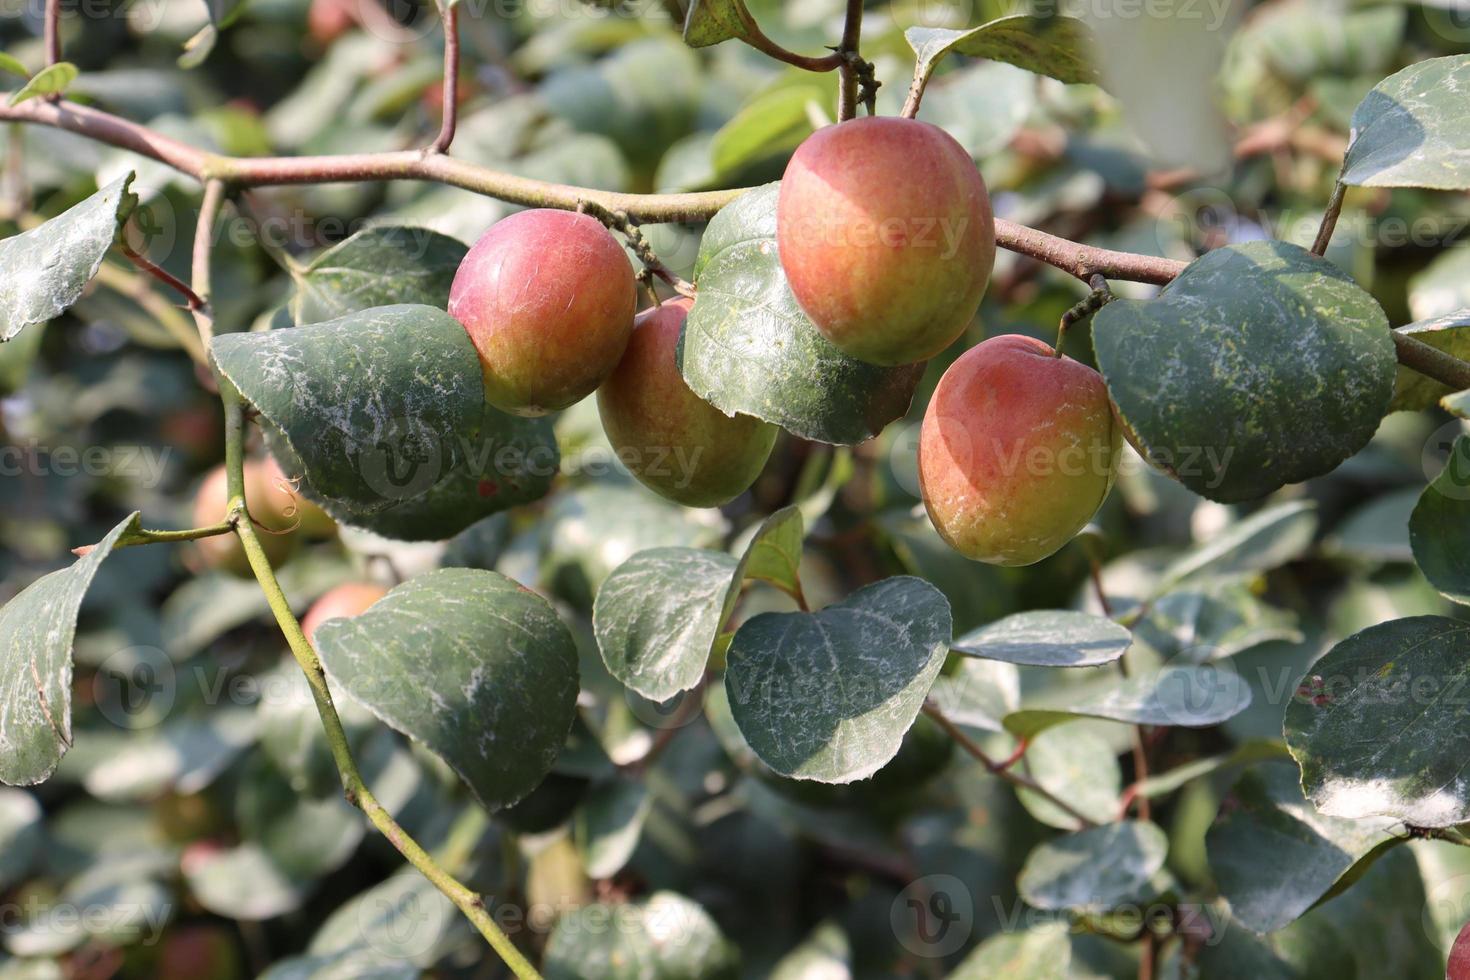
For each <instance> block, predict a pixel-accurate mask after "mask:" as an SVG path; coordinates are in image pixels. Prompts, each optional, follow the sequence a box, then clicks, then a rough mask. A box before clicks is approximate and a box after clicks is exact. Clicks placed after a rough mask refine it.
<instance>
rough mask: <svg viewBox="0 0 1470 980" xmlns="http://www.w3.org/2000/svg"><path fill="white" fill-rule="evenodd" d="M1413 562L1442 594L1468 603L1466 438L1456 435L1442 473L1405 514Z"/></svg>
mask: <svg viewBox="0 0 1470 980" xmlns="http://www.w3.org/2000/svg"><path fill="white" fill-rule="evenodd" d="M1409 543H1410V545H1411V547H1412V548H1413V549H1414V561H1415V562H1416V563H1417V564H1418V566H1419V570H1420V571H1422V572H1423V573H1424V577H1425V578H1427V579H1428V580H1429V584H1430V585H1432V586H1434V587H1435V588H1436V589H1438V590H1439V593H1440V595H1442V596H1444V597H1445V598H1447V599H1453V600H1454V601H1455V602H1459V603H1463V604H1466V605H1470V436H1463V435H1462V436H1458V437H1456V439H1455V445H1454V447H1453V448H1451V450H1450V458H1449V459H1447V460H1445V464H1444V469H1443V470H1441V471H1440V473H1439V476H1437V477H1435V478H1434V482H1433V483H1431V484H1429V486H1427V487H1425V488H1424V493H1423V494H1421V495H1420V497H1419V502H1418V503H1417V504H1415V505H1414V512H1413V513H1412V514H1410V515H1409Z"/></svg>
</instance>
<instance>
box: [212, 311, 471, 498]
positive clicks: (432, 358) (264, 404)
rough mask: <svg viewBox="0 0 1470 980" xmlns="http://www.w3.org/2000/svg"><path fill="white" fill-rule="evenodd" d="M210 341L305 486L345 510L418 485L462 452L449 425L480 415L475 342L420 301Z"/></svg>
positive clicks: (457, 427)
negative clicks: (283, 446)
mask: <svg viewBox="0 0 1470 980" xmlns="http://www.w3.org/2000/svg"><path fill="white" fill-rule="evenodd" d="M211 350H212V352H213V355H214V358H215V361H216V362H217V363H218V364H219V367H220V370H222V371H223V372H224V374H225V376H226V377H227V378H228V379H229V380H230V381H231V382H232V383H233V384H234V385H235V387H236V388H238V389H240V392H241V394H243V395H244V396H245V398H247V399H248V400H249V401H250V403H251V404H253V405H254V406H255V407H256V408H258V409H259V410H260V412H261V414H262V415H263V416H264V417H265V418H266V420H267V421H269V422H270V424H271V425H272V426H273V427H274V428H275V429H276V430H278V431H279V433H280V434H282V435H284V437H285V442H286V444H287V445H288V446H289V449H290V452H291V455H292V456H293V457H294V459H295V460H296V461H299V462H300V464H301V467H302V470H301V473H300V475H302V476H304V477H305V479H306V481H307V483H309V484H310V487H311V489H312V491H313V492H314V493H315V495H317V496H318V497H320V498H321V500H322V501H323V502H324V503H327V504H334V505H336V506H337V507H339V508H341V509H344V510H350V511H352V512H354V513H361V514H371V513H374V512H376V511H381V510H386V509H387V508H389V507H392V506H393V505H395V504H401V503H403V502H405V501H411V500H415V499H416V498H419V497H421V496H423V494H424V493H426V492H427V491H428V490H429V489H430V488H432V487H434V486H435V485H436V484H437V483H439V482H440V481H441V480H443V479H444V477H445V474H447V473H450V472H452V471H453V470H454V469H455V468H456V467H457V466H458V465H459V464H460V463H461V462H463V460H464V449H465V446H464V440H463V439H461V438H458V437H460V436H464V435H467V434H468V435H469V436H471V437H473V435H474V434H475V433H476V432H477V430H478V428H479V426H480V424H481V421H482V419H483V416H484V404H485V403H484V396H483V391H482V387H483V386H482V382H481V379H480V361H479V357H478V356H477V355H476V354H475V348H474V345H473V344H472V343H470V338H469V335H468V334H467V333H465V329H464V327H462V326H460V324H459V322H458V321H457V320H455V319H454V318H453V317H451V316H450V315H449V314H447V313H445V312H444V311H443V310H440V309H435V308H434V307H430V306H383V307H378V308H376V309H372V310H366V311H363V312H360V313H353V314H350V315H348V316H345V317H341V318H340V319H337V320H331V321H329V322H327V323H318V324H313V325H311V326H306V327H296V328H294V329H290V330H270V331H266V332H264V333H234V334H224V335H222V336H218V337H216V338H215V339H214V343H213V345H212V347H211ZM292 475H293V476H294V475H298V474H297V473H295V472H293V473H292Z"/></svg>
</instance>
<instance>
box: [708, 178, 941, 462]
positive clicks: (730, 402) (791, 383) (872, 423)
mask: <svg viewBox="0 0 1470 980" xmlns="http://www.w3.org/2000/svg"><path fill="white" fill-rule="evenodd" d="M779 190H780V185H779V184H767V185H765V186H763V187H758V188H756V189H755V190H752V191H750V192H748V193H746V194H742V195H741V196H740V197H738V198H736V199H735V200H734V201H733V202H731V203H730V204H728V205H726V206H725V207H724V208H723V209H722V210H721V211H720V213H719V214H717V215H715V217H714V220H712V221H711V222H710V223H709V227H708V229H706V231H705V233H704V238H703V240H702V241H701V242H700V245H699V258H698V260H697V261H696V263H695V276H696V278H697V280H698V284H699V298H698V299H696V300H695V302H694V308H693V309H692V310H690V312H689V318H688V320H686V321H685V323H684V333H683V336H682V337H681V338H680V341H679V366H680V369H681V370H682V371H683V372H684V380H685V381H687V382H689V387H690V388H692V389H694V392H695V393H696V394H697V395H699V396H700V397H701V398H703V399H705V400H706V401H708V402H710V403H711V404H713V405H715V406H716V407H717V408H719V409H720V410H721V411H723V412H726V413H727V414H732V415H733V414H735V413H737V412H739V413H743V414H745V415H753V416H755V417H756V418H760V419H765V420H766V421H767V422H774V423H775V424H776V425H779V426H781V427H782V428H784V429H786V430H788V431H790V432H792V433H795V434H796V435H799V436H801V437H802V438H803V439H811V440H814V441H816V442H827V443H834V444H843V445H846V444H853V443H858V442H862V441H863V440H865V439H869V438H871V437H872V436H874V435H877V434H878V433H879V432H880V431H882V429H883V427H884V426H885V425H887V424H888V423H889V422H891V421H893V420H894V419H896V418H898V417H899V416H901V415H903V413H904V412H905V411H906V410H907V409H908V406H909V402H910V401H911V400H912V398H913V395H914V388H915V386H916V385H917V384H918V381H919V377H920V375H921V374H922V373H923V365H922V364H911V365H905V366H903V367H896V368H880V367H876V366H874V365H872V364H865V363H863V362H862V361H859V360H857V359H856V358H852V357H849V356H847V355H846V354H844V353H842V352H841V351H839V350H838V349H837V348H835V347H833V346H832V345H831V344H830V343H828V342H827V340H826V339H825V338H823V337H822V335H821V334H820V333H818V332H817V328H816V327H815V326H813V325H812V322H811V321H810V320H808V319H807V317H806V314H804V313H802V312H801V308H800V307H799V306H798V305H797V303H796V297H794V296H793V295H792V294H791V288H790V287H789V286H788V285H787V284H786V275H785V273H783V272H782V271H781V262H780V259H779V258H778V256H777V254H776V195H777V194H778V192H779Z"/></svg>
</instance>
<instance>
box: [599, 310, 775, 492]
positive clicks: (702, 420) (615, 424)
mask: <svg viewBox="0 0 1470 980" xmlns="http://www.w3.org/2000/svg"><path fill="white" fill-rule="evenodd" d="M692 306H693V303H692V302H691V301H689V300H687V299H676V300H672V301H670V302H667V303H664V304H663V305H661V306H656V307H654V308H653V309H651V310H645V311H644V312H643V313H641V314H639V316H638V319H637V321H636V326H635V327H634V329H633V336H632V339H631V340H629V342H628V350H627V352H626V353H625V354H624V355H623V359H622V360H621V361H619V362H618V366H617V370H615V371H613V373H612V375H611V376H610V377H609V378H608V379H607V381H606V382H604V383H603V385H602V387H601V388H599V389H598V390H597V408H598V411H599V412H600V413H601V415H602V428H603V431H604V432H606V433H607V438H608V441H609V442H610V443H612V447H613V450H614V451H615V452H616V453H617V454H618V458H619V459H620V460H622V462H623V464H624V465H625V466H627V467H628V469H629V470H630V471H631V472H632V473H633V475H634V476H636V477H637V478H638V479H639V480H640V481H641V482H642V483H643V484H644V485H645V486H647V487H648V488H650V489H651V490H653V491H655V492H657V493H659V494H662V495H663V496H665V497H667V498H669V499H670V500H673V501H677V502H678V503H681V504H684V505H685V506H687V507H717V506H719V505H720V504H724V503H728V502H730V501H731V500H733V499H735V498H736V497H738V496H739V495H740V494H741V493H743V492H744V491H745V490H746V489H747V488H748V487H749V486H750V485H751V484H752V483H754V482H755V479H756V477H758V476H760V473H761V470H762V469H763V468H764V467H765V465H766V459H767V458H768V457H769V456H770V455H771V447H772V446H774V445H775V443H776V427H775V426H774V425H771V424H770V423H769V422H763V421H761V420H760V419H757V418H752V417H750V416H749V415H735V416H733V417H732V416H729V415H726V414H725V413H724V412H721V411H720V410H719V409H718V408H715V407H714V406H713V405H711V404H710V403H709V402H707V401H704V400H703V399H702V398H700V397H699V396H698V395H696V394H695V393H694V392H693V391H691V390H690V388H689V385H687V384H686V383H685V382H684V376H683V375H682V374H680V373H679V364H678V360H677V356H676V348H677V347H678V345H679V331H680V330H681V329H682V328H683V326H684V319H685V317H687V316H688V315H689V310H690V308H691V307H692Z"/></svg>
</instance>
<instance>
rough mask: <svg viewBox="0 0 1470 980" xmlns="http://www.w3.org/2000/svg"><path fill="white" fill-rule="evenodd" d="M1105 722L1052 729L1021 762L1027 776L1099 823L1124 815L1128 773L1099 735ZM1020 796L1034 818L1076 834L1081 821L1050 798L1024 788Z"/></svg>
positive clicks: (1032, 745)
mask: <svg viewBox="0 0 1470 980" xmlns="http://www.w3.org/2000/svg"><path fill="white" fill-rule="evenodd" d="M1104 724H1105V723H1102V722H1092V721H1075V722H1071V723H1070V724H1066V725H1057V726H1056V727H1054V728H1048V729H1047V730H1046V731H1044V732H1042V733H1041V734H1040V735H1038V736H1036V738H1034V739H1032V740H1031V742H1030V743H1029V744H1028V745H1027V746H1026V754H1025V755H1023V756H1022V757H1021V760H1020V761H1019V762H1018V763H1016V768H1017V771H1018V772H1022V773H1024V774H1026V775H1028V776H1030V777H1031V778H1032V779H1034V780H1036V782H1037V783H1039V784H1041V786H1042V787H1043V788H1044V789H1046V790H1047V791H1049V792H1050V793H1052V794H1053V795H1054V796H1056V797H1058V798H1059V799H1061V800H1062V801H1063V802H1064V803H1067V804H1068V805H1070V806H1071V807H1072V809H1074V810H1076V811H1077V812H1079V813H1081V814H1082V815H1083V816H1084V817H1087V818H1088V819H1089V820H1091V821H1093V822H1094V823H1100V824H1101V823H1109V822H1111V821H1112V820H1115V819H1116V818H1117V816H1118V794H1119V793H1120V792H1122V789H1123V773H1122V770H1121V769H1119V767H1118V756H1117V752H1116V750H1115V749H1114V748H1113V746H1112V745H1111V744H1109V742H1108V741H1107V739H1106V738H1104V737H1103V736H1102V734H1101V733H1100V732H1099V731H1098V729H1099V728H1101V727H1102V726H1103V725H1104ZM1016 797H1017V799H1019V800H1020V801H1021V805H1022V806H1024V807H1025V808H1026V812H1027V813H1030V814H1031V816H1032V817H1034V818H1035V819H1037V820H1039V821H1041V822H1042V823H1044V824H1046V825H1047V826H1048V827H1056V828H1058V829H1059V830H1076V829H1077V818H1076V817H1074V816H1072V814H1070V813H1068V812H1067V811H1065V810H1063V809H1062V808H1061V807H1059V806H1057V805H1056V804H1055V803H1053V802H1052V801H1051V800H1049V799H1048V798H1046V797H1045V796H1042V795H1040V794H1039V793H1036V792H1035V791H1033V790H1029V789H1026V788H1025V787H1018V788H1017V790H1016Z"/></svg>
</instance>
